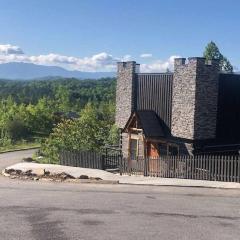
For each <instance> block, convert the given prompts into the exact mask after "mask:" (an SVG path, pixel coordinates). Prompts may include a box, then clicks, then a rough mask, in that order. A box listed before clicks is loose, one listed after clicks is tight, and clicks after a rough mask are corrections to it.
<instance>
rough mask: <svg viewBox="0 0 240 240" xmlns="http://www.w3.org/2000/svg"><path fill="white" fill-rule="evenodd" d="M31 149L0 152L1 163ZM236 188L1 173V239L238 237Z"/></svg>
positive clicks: (10, 161) (239, 198) (239, 215)
mask: <svg viewBox="0 0 240 240" xmlns="http://www.w3.org/2000/svg"><path fill="white" fill-rule="evenodd" d="M29 154H32V152H29V151H27V152H15V153H8V154H4V155H0V167H1V168H3V167H4V166H8V165H10V164H13V163H15V162H18V161H19V160H21V159H22V157H23V156H29ZM239 236H240V191H239V190H220V189H206V188H205V189H203V188H181V187H150V186H133V185H132V186H130V185H129V186H127V185H100V184H99V185H91V184H71V183H51V182H31V181H19V180H16V179H14V180H13V179H8V178H5V177H0V239H1V240H5V239H6V240H15V239H16V240H35V239H36V240H55V239H56V240H67V239H71V240H72V239H74V240H79V239H81V240H102V239H104V240H105V239H106V240H109V239H113V240H119V239H121V240H125V239H137V240H149V239H151V240H154V239H158V240H159V239H160V240H165V239H166V240H182V239H189V240H199V239H201V240H206V239H209V240H215V239H216V240H228V239H229V240H230V239H231V240H238V239H240V237H239Z"/></svg>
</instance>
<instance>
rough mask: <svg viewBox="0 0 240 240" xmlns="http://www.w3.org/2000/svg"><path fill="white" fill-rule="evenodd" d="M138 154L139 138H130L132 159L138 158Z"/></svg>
mask: <svg viewBox="0 0 240 240" xmlns="http://www.w3.org/2000/svg"><path fill="white" fill-rule="evenodd" d="M137 156H138V140H137V139H131V140H130V157H131V159H137Z"/></svg>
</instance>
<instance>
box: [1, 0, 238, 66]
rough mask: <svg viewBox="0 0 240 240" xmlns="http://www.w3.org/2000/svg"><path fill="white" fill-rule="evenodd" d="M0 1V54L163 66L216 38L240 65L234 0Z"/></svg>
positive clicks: (42, 60) (41, 60)
mask: <svg viewBox="0 0 240 240" xmlns="http://www.w3.org/2000/svg"><path fill="white" fill-rule="evenodd" d="M0 6H1V8H0V29H1V30H0V33H1V34H0V54H1V56H0V62H6V61H26V62H33V63H37V64H46V65H59V66H63V67H66V68H69V69H78V70H86V71H103V70H106V71H111V70H112V69H114V66H115V62H116V61H118V60H136V61H138V62H140V63H142V64H143V70H146V71H158V70H159V71H162V70H164V68H166V67H171V64H172V59H173V57H172V58H171V56H184V57H188V56H201V55H202V52H203V50H204V47H205V45H206V44H207V43H208V42H209V41H211V40H213V41H215V42H216V43H217V45H218V46H219V48H220V50H221V51H222V53H223V54H224V55H226V56H227V57H228V58H229V59H230V61H231V62H232V64H233V65H234V66H236V67H238V68H240V44H239V43H240V33H239V30H238V28H239V26H240V15H239V9H240V1H238V0H228V1H226V0H225V1H223V0H211V1H210V0H208V1H207V0H201V1H193V0H191V1H190V0H165V1H161V0H138V1H137V0H0ZM17 47H18V48H17ZM14 49H15V50H14ZM16 49H18V50H17V51H16ZM14 51H15V52H14ZM22 52H23V53H24V54H22ZM20 53H21V54H20ZM143 54H145V55H143ZM141 55H142V57H140V56H141Z"/></svg>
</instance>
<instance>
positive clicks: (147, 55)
mask: <svg viewBox="0 0 240 240" xmlns="http://www.w3.org/2000/svg"><path fill="white" fill-rule="evenodd" d="M152 56H153V55H152V54H151V53H142V54H141V55H140V57H141V58H151V57H152Z"/></svg>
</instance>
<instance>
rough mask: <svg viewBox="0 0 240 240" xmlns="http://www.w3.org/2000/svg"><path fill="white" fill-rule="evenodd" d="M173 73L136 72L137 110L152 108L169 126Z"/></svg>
mask: <svg viewBox="0 0 240 240" xmlns="http://www.w3.org/2000/svg"><path fill="white" fill-rule="evenodd" d="M172 82H173V74H171V73H170V74H166V73H164V74H161V73H159V74H149V73H148V74H137V85H136V87H137V91H136V92H137V95H136V100H137V101H136V103H137V104H136V108H137V110H153V111H155V112H156V113H157V114H158V116H159V117H160V118H161V119H162V120H163V121H164V123H165V124H166V125H167V126H168V127H169V129H170V128H171V113H172V111H171V110H172Z"/></svg>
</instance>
